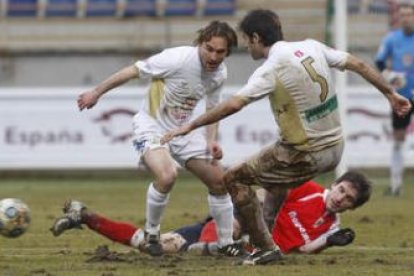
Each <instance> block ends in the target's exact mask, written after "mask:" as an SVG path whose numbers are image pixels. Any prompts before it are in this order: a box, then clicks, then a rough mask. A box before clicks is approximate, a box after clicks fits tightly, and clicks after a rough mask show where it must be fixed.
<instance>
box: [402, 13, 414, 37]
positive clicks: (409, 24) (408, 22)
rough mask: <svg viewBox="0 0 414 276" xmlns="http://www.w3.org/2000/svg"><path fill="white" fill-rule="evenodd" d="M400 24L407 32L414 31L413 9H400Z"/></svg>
mask: <svg viewBox="0 0 414 276" xmlns="http://www.w3.org/2000/svg"><path fill="white" fill-rule="evenodd" d="M400 23H401V27H402V28H403V29H404V30H405V31H406V32H413V31H414V10H413V9H412V8H411V7H401V8H400Z"/></svg>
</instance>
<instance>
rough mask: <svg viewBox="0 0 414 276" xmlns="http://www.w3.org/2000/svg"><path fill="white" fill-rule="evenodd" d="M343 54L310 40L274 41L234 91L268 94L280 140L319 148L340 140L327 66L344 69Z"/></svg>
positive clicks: (249, 97)
mask: <svg viewBox="0 0 414 276" xmlns="http://www.w3.org/2000/svg"><path fill="white" fill-rule="evenodd" d="M347 56H348V53H346V52H342V51H338V50H335V49H332V48H329V47H327V46H325V45H324V44H322V43H320V42H317V41H315V40H310V39H309V40H305V41H300V42H285V41H280V42H277V43H275V44H274V45H273V46H272V47H271V48H270V51H269V56H268V58H267V60H266V61H265V62H264V63H263V65H262V66H260V67H259V68H257V70H256V71H255V72H254V73H253V75H252V76H251V77H250V79H249V81H248V83H247V84H246V85H245V86H244V87H243V88H242V89H241V91H239V93H237V95H238V96H240V97H243V98H244V99H245V100H246V101H247V102H251V101H255V100H258V99H261V98H263V97H265V96H269V100H270V104H271V107H272V112H273V115H274V117H275V120H276V121H277V123H278V125H279V128H280V135H281V139H282V142H283V143H285V144H289V145H292V146H294V147H295V148H296V149H298V150H304V151H317V150H322V149H324V148H326V147H329V146H333V145H335V144H338V143H339V142H340V141H341V140H342V131H341V124H340V118H339V111H338V102H337V97H336V93H335V89H334V85H333V81H332V76H331V74H330V67H335V68H338V69H340V70H343V69H344V66H345V63H346V59H347Z"/></svg>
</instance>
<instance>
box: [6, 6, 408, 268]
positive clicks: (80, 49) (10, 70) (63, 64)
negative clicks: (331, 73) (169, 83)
mask: <svg viewBox="0 0 414 276" xmlns="http://www.w3.org/2000/svg"><path fill="white" fill-rule="evenodd" d="M398 2H399V1H397V0H348V1H346V0H256V1H251V0H0V198H3V197H19V198H22V199H23V200H24V201H26V202H27V203H28V204H29V206H30V207H31V208H32V211H33V223H32V227H31V229H30V231H29V232H28V233H27V234H25V235H24V236H22V237H21V238H19V239H17V240H5V239H1V237H0V275H155V274H163V275H194V274H199V273H200V274H208V275H213V274H226V275H253V274H254V273H264V274H272V273H274V271H273V270H272V268H260V269H259V268H258V269H255V270H253V269H246V268H242V269H241V268H233V267H231V266H229V264H228V261H227V260H218V259H215V258H210V259H207V260H205V259H203V260H199V259H194V258H191V257H189V259H186V261H185V262H182V261H183V259H180V258H181V257H179V258H169V259H168V258H163V259H161V261H155V260H151V259H149V258H147V257H145V256H144V257H139V258H138V257H136V258H137V259H134V258H135V257H134V256H135V255H134V256H132V257H133V260H132V261H131V259H128V258H127V260H126V261H122V260H121V261H120V263H106V264H104V265H102V264H101V263H98V264H94V263H85V259H87V258H88V257H87V256H85V254H90V252H91V251H93V249H94V248H95V247H96V246H97V245H100V244H102V243H103V242H104V241H105V240H104V239H102V238H100V237H98V236H96V235H92V234H91V233H88V231H82V232H80V233H78V232H76V233H71V234H67V235H65V236H64V237H62V238H60V239H51V235H50V233H48V232H47V231H46V229H47V228H48V227H49V226H50V224H51V223H52V222H53V220H54V218H55V217H56V216H57V215H58V214H59V208H60V206H61V204H62V202H63V201H64V200H65V199H67V198H77V199H80V200H83V201H85V202H86V203H88V204H90V205H91V206H92V207H93V208H96V210H99V211H102V212H103V213H105V214H108V215H109V216H111V217H113V218H115V219H120V220H127V221H131V222H133V223H136V224H138V225H142V224H143V217H144V211H143V206H144V198H145V189H146V188H145V187H146V185H147V184H148V183H149V181H150V180H149V177H148V175H145V174H137V173H136V171H135V168H136V159H135V155H134V152H133V149H132V146H131V143H130V138H131V115H132V114H133V113H134V112H136V111H137V109H138V106H139V104H140V100H141V98H142V95H143V93H144V92H145V87H146V83H145V82H143V81H136V82H131V83H128V84H127V85H125V86H124V87H122V88H119V89H117V90H118V91H114V92H112V93H109V94H108V95H106V96H105V98H104V99H103V100H102V101H101V102H100V103H99V104H98V105H97V106H96V107H95V108H94V109H92V110H89V111H86V112H82V113H80V112H78V110H77V108H76V98H77V95H78V94H79V93H81V92H82V91H83V90H86V89H88V88H92V87H93V86H94V85H96V84H97V83H98V82H100V81H101V80H103V79H104V78H106V77H107V76H109V75H110V74H112V73H113V72H115V71H117V70H118V69H120V68H121V67H123V66H126V65H129V64H131V63H133V62H135V61H136V60H137V59H140V58H145V57H146V56H148V55H150V54H153V53H156V52H158V51H160V50H162V49H164V48H166V47H172V46H177V45H189V44H191V43H192V41H193V39H194V37H195V34H196V31H197V30H198V29H199V28H200V27H202V26H203V25H205V24H206V23H207V22H209V21H211V20H216V19H219V20H225V21H227V22H229V23H230V24H231V25H232V26H234V27H236V26H237V23H238V21H239V20H240V19H241V18H242V17H243V15H244V14H245V13H246V12H248V11H249V10H251V9H254V8H267V9H272V10H275V11H276V12H277V13H278V14H279V15H280V17H281V20H282V24H283V29H284V34H285V37H286V40H290V41H293V40H301V39H305V38H314V39H317V40H320V41H324V42H326V43H328V44H329V45H332V46H336V47H339V48H341V49H345V50H347V51H349V52H351V53H353V54H356V55H359V56H361V57H363V58H364V59H365V60H367V61H368V62H369V63H371V64H373V58H374V55H375V53H376V51H377V48H378V45H379V43H380V41H381V39H382V37H383V36H384V35H385V34H386V33H387V31H388V30H389V29H390V28H392V26H393V25H394V24H395V22H396V18H395V13H394V11H395V8H396V5H397V4H398ZM226 63H227V66H228V72H229V79H228V82H227V84H226V88H225V96H228V95H229V94H231V93H233V92H235V91H236V90H237V89H238V88H239V87H241V85H243V84H244V83H245V82H246V81H247V78H248V77H249V75H250V74H251V73H252V72H253V70H254V69H255V68H256V67H257V66H258V65H259V64H260V62H253V61H251V59H250V57H249V56H248V55H247V54H246V52H245V50H244V49H243V47H242V45H240V47H239V49H238V50H237V51H236V52H235V53H233V54H232V55H231V56H230V57H229V58H228V59H227V60H226ZM336 77H337V80H338V82H337V83H338V85H337V87H338V92H339V93H340V95H341V97H342V103H343V105H342V106H343V116H342V120H343V122H344V125H345V129H346V139H347V142H346V144H347V146H346V150H345V156H344V160H345V164H344V167H352V168H363V169H369V171H372V172H373V173H371V172H369V173H370V177H372V179H373V180H374V182H375V183H376V184H378V186H379V187H380V189H375V191H374V197H373V200H372V201H371V202H370V203H369V204H367V207H366V208H365V207H364V208H363V209H362V210H358V211H356V212H352V213H351V214H349V215H346V216H344V217H345V218H344V220H343V221H344V224H345V225H346V226H352V227H354V229H355V230H356V232H357V240H356V244H355V245H353V246H350V247H347V248H346V250H343V249H339V250H332V251H328V253H324V254H322V255H319V256H308V257H306V258H300V257H292V258H290V259H288V261H287V263H285V264H286V265H284V266H278V267H277V269H278V271H279V272H281V274H285V273H292V274H300V275H316V274H317V275H333V274H334V273H335V274H341V273H342V274H347V275H359V274H362V273H365V274H369V275H413V274H412V273H413V263H414V256H413V252H414V251H413V248H414V236H413V231H412V228H413V227H414V224H413V223H414V222H413V220H412V214H411V213H412V212H411V210H412V208H413V195H414V193H413V187H412V185H410V184H411V183H410V182H413V181H414V177H413V175H412V172H410V174H408V175H406V179H405V180H406V181H405V182H406V183H405V185H406V186H407V187H406V188H405V190H404V191H405V193H404V194H403V196H402V197H401V198H399V199H392V198H383V197H382V188H385V186H386V185H387V184H388V171H387V168H388V163H389V154H390V150H391V136H390V135H391V125H390V120H389V108H388V106H387V103H386V102H385V100H384V99H382V98H381V96H380V95H379V93H376V92H375V91H373V89H372V88H371V87H370V86H367V85H366V83H364V82H363V81H362V80H361V79H360V78H358V77H356V76H355V75H352V74H347V73H346V74H345V73H339V74H338V75H336ZM268 108H269V107H268V104H267V103H266V101H260V102H258V103H256V104H254V105H252V106H251V107H249V108H248V109H247V110H245V111H243V112H241V113H240V114H237V115H236V116H234V117H231V118H229V119H226V120H225V121H223V122H222V123H221V129H220V139H221V143H222V145H223V147H224V152H225V158H224V161H223V162H224V164H225V165H226V166H227V165H230V164H233V163H234V162H237V161H239V160H240V159H242V158H244V157H246V156H248V155H250V154H251V153H253V152H254V151H256V150H257V149H259V148H260V147H262V146H263V145H264V144H266V143H269V142H271V141H272V140H273V139H274V138H275V137H276V136H277V132H276V131H275V130H274V123H273V119H272V118H271V116H270V114H269V113H267V109H268ZM408 131H409V136H408V140H407V142H406V145H405V148H406V152H405V158H406V164H407V166H408V167H409V168H412V167H413V166H414V154H413V153H414V139H413V135H412V133H413V132H414V125H411V126H410V127H409V130H408ZM62 171H63V172H65V173H64V175H63V176H61V174H60V172H62ZM91 171H95V172H97V175H100V177H96V178H94V176H93V175H92V177H90V175H89V172H91ZM367 171H368V170H367ZM44 172H46V173H44ZM56 172H57V173H58V175H57V177H56ZM31 175H35V176H36V177H26V176H31ZM333 177H334V176H333V175H332V174H328V175H324V176H322V177H321V178H319V181H321V183H324V184H328V183H330V181H332V179H333ZM177 182H178V183H179V185H177V187H176V188H175V190H174V192H173V194H172V198H171V203H170V206H169V208H168V210H167V213H166V216H165V220H164V224H163V229H165V230H169V229H172V228H175V227H177V226H180V225H183V224H186V223H192V222H194V220H197V219H201V218H202V217H203V216H204V215H205V214H206V212H207V204H206V203H205V202H204V203H205V204H200V198H205V189H204V187H203V186H202V185H200V184H199V183H198V181H197V180H195V179H194V178H192V177H189V176H184V177H183V176H181V177H180V179H179V180H178V181H177ZM190 194H191V195H192V196H191V198H190V197H189V196H188V195H190ZM114 206H115V207H114ZM137 206H138V207H137ZM373 233H375V234H373ZM105 242H106V241H105ZM112 246H113V247H112V248H115V249H117V250H119V251H121V252H125V251H126V250H127V249H125V247H122V246H118V247H117V246H116V245H112ZM85 252H86V253H85ZM22 263H24V264H25V265H22ZM121 263H122V264H121ZM177 263H178V265H177ZM137 267H138V268H140V269H141V270H140V269H137Z"/></svg>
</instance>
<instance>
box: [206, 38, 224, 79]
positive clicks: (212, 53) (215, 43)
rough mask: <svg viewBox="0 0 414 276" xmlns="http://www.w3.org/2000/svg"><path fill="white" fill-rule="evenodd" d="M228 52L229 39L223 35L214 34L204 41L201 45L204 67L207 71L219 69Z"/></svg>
mask: <svg viewBox="0 0 414 276" xmlns="http://www.w3.org/2000/svg"><path fill="white" fill-rule="evenodd" d="M227 52H228V49H227V40H226V39H225V38H223V37H218V36H213V37H212V38H211V39H210V40H209V41H204V42H203V43H201V45H200V47H199V53H200V59H201V64H202V65H203V68H204V69H205V70H206V71H207V72H213V71H215V70H217V68H218V67H219V66H220V64H221V63H222V62H223V60H224V58H225V57H226V56H227Z"/></svg>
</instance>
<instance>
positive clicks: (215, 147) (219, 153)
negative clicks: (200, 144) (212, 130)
mask: <svg viewBox="0 0 414 276" xmlns="http://www.w3.org/2000/svg"><path fill="white" fill-rule="evenodd" d="M208 150H209V152H210V154H211V155H212V156H213V158H214V159H215V160H220V159H221V158H223V150H222V148H221V146H220V145H219V144H218V143H217V142H212V143H210V144H209V146H208Z"/></svg>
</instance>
